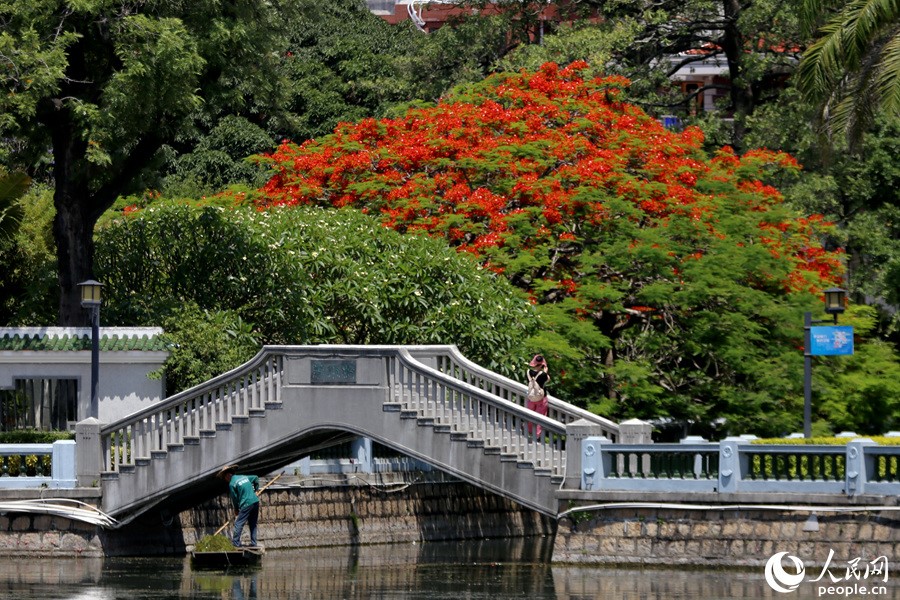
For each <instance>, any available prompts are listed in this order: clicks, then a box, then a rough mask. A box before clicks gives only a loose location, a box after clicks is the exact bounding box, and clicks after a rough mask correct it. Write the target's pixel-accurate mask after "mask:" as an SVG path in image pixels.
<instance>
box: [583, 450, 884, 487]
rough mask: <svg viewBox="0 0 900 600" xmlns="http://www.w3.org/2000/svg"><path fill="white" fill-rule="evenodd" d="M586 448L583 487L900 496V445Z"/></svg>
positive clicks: (584, 452) (584, 451)
mask: <svg viewBox="0 0 900 600" xmlns="http://www.w3.org/2000/svg"><path fill="white" fill-rule="evenodd" d="M588 446H590V449H588ZM581 451H582V468H583V473H582V474H581V486H582V489H605V490H619V491H624V490H629V491H663V490H665V491H714V492H719V493H728V492H732V493H733V492H784V493H791V492H794V493H842V492H843V493H846V494H847V495H848V496H852V495H858V494H861V493H884V494H890V495H896V494H898V493H900V447H898V446H881V445H877V444H875V443H874V442H872V441H871V440H867V439H855V440H852V441H850V442H848V443H847V444H846V445H842V446H834V445H805V444H796V445H782V444H750V443H748V442H746V441H734V440H725V441H723V442H717V443H710V442H707V443H699V444H698V443H693V444H646V445H645V444H611V443H609V442H607V441H606V440H604V439H603V438H598V437H593V438H587V439H585V440H584V441H583V442H582V448H581ZM690 480H694V481H690ZM704 482H708V483H704Z"/></svg>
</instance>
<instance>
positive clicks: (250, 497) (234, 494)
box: [228, 475, 259, 510]
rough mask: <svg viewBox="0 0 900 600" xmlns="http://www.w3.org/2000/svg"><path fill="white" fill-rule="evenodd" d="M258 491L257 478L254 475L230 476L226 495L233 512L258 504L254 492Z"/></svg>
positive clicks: (257, 498)
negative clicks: (229, 499)
mask: <svg viewBox="0 0 900 600" xmlns="http://www.w3.org/2000/svg"><path fill="white" fill-rule="evenodd" d="M258 489H259V477H257V476H256V475H232V476H231V481H229V482H228V493H229V495H230V496H231V504H232V506H234V510H241V509H242V508H246V507H248V506H250V505H252V504H256V503H257V502H259V496H257V495H256V490H258Z"/></svg>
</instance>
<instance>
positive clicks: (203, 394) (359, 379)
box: [79, 346, 619, 520]
mask: <svg viewBox="0 0 900 600" xmlns="http://www.w3.org/2000/svg"><path fill="white" fill-rule="evenodd" d="M525 391H526V388H525V386H524V385H523V384H521V383H518V382H516V381H512V380H510V379H507V378H505V377H503V376H500V375H498V374H496V373H493V372H491V371H488V370H487V369H484V368H482V367H480V366H478V365H476V364H474V363H472V362H471V361H469V360H467V359H466V358H465V357H463V356H462V355H461V354H460V353H459V351H458V350H457V349H456V348H455V347H454V346H266V347H264V348H263V349H262V350H261V351H260V352H259V354H257V355H256V356H255V357H254V358H253V359H251V360H250V361H248V362H247V363H246V364H244V365H242V366H240V367H238V368H236V369H234V370H232V371H230V372H228V373H225V374H223V375H221V376H219V377H216V378H214V379H212V380H210V381H208V382H206V383H204V384H202V385H199V386H197V387H195V388H192V389H190V390H186V391H184V392H182V393H180V394H177V395H175V396H172V397H170V398H168V399H166V400H163V401H161V402H159V403H157V404H155V405H153V406H152V407H148V408H147V409H145V410H142V411H140V412H137V413H134V414H132V415H131V416H129V417H127V418H125V419H123V420H121V421H119V422H116V423H111V424H109V425H99V424H98V425H97V428H98V431H97V432H96V436H95V442H94V444H82V443H81V442H82V440H81V439H80V440H79V461H80V465H79V473H80V474H81V473H85V472H91V471H93V472H99V473H100V485H101V488H102V494H103V497H102V508H103V510H104V511H105V512H107V513H108V514H110V515H112V516H114V517H116V518H118V519H120V520H121V519H126V520H127V519H131V518H133V517H135V516H137V515H139V514H141V513H143V512H145V511H146V510H148V509H149V508H151V507H152V506H154V505H157V504H159V503H162V502H167V501H168V502H169V503H177V502H178V501H179V500H180V501H181V502H182V503H184V502H185V501H187V500H189V499H190V498H191V497H192V496H198V495H201V494H202V493H203V492H204V491H205V492H207V493H208V492H210V491H211V490H213V489H216V488H214V486H216V485H218V488H221V484H220V482H219V483H217V482H216V480H215V474H216V472H217V471H218V470H219V469H220V468H222V466H224V465H226V464H229V463H237V464H239V465H241V467H242V469H244V470H245V471H247V472H253V473H258V474H265V473H271V472H273V471H276V470H277V469H279V468H280V467H282V466H284V465H287V464H290V463H291V462H293V461H295V460H297V459H298V458H300V457H302V456H304V455H307V454H309V453H310V452H313V451H315V450H317V449H319V448H323V447H327V446H330V445H334V444H336V443H340V442H342V441H345V440H347V439H349V438H352V437H355V436H365V437H369V438H371V439H373V440H375V441H377V442H379V443H381V444H383V445H384V446H387V447H390V448H394V449H396V450H398V451H400V452H403V453H405V454H408V455H410V456H412V457H415V458H417V459H420V460H422V461H424V462H426V463H429V464H431V465H433V466H434V467H436V468H438V469H441V470H443V471H445V472H447V473H450V474H452V475H454V476H456V477H458V478H459V479H462V480H464V481H467V482H469V483H471V484H474V485H476V486H480V487H482V488H485V489H487V490H490V491H492V492H494V493H497V494H500V495H502V496H505V497H507V498H510V499H512V500H514V501H516V502H518V503H521V504H523V505H525V506H527V507H529V508H532V509H534V510H536V511H539V512H541V513H544V514H547V515H551V516H556V515H557V514H558V512H559V506H558V505H559V501H558V500H557V492H558V491H559V490H560V489H561V488H563V487H567V486H573V487H577V486H578V484H579V477H580V474H579V472H578V470H577V469H576V470H575V472H573V473H572V474H570V476H569V478H568V479H567V477H566V458H567V452H566V445H567V443H568V444H569V445H570V446H571V447H572V448H573V450H574V455H573V456H577V455H578V454H577V453H578V452H579V450H578V448H579V445H580V439H582V438H583V437H585V436H586V435H598V434H599V435H604V436H606V437H607V438H609V439H610V440H612V441H617V438H618V435H619V431H618V426H617V425H616V424H615V423H613V422H611V421H609V420H606V419H603V418H601V417H598V416H596V415H593V414H591V413H588V412H587V411H584V410H581V409H579V408H577V407H575V406H572V405H569V404H567V403H564V402H561V401H559V400H556V399H553V398H551V401H550V412H549V414H548V416H547V417H542V416H541V415H538V414H536V413H534V412H532V411H529V410H528V409H526V408H525V407H524V405H525ZM529 424H531V425H538V424H539V425H540V426H541V427H542V429H543V432H542V435H541V436H540V437H537V436H530V435H529V433H528V429H529ZM82 437H83V438H84V439H85V440H87V439H90V437H91V436H90V435H86V436H82ZM576 441H578V443H579V445H573V444H574V443H575V442H576ZM82 446H83V448H82ZM91 446H93V450H92V449H91ZM80 476H81V475H80Z"/></svg>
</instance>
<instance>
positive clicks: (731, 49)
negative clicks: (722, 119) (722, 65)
mask: <svg viewBox="0 0 900 600" xmlns="http://www.w3.org/2000/svg"><path fill="white" fill-rule="evenodd" d="M723 11H724V16H725V28H724V31H723V35H722V50H723V51H724V52H725V57H726V58H727V59H728V77H729V79H731V106H732V108H733V109H734V124H733V126H732V135H731V140H732V142H731V143H732V146H733V147H734V149H735V150H736V151H737V152H741V151H742V149H743V144H744V135H745V134H746V132H747V120H746V118H747V117H748V116H749V115H751V114H752V113H753V109H754V94H753V87H752V86H751V84H750V82H749V81H747V78H746V77H745V75H744V73H743V63H744V52H745V51H746V48H745V44H744V35H743V34H742V33H741V30H740V28H739V27H738V19H739V18H740V16H741V3H740V0H723Z"/></svg>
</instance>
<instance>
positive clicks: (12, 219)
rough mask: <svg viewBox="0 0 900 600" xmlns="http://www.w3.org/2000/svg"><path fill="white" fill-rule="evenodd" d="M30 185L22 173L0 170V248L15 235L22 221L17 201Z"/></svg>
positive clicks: (20, 208)
mask: <svg viewBox="0 0 900 600" xmlns="http://www.w3.org/2000/svg"><path fill="white" fill-rule="evenodd" d="M30 184H31V179H30V178H29V177H28V176H27V175H25V174H24V173H6V172H5V171H4V170H3V169H2V168H0V247H2V245H3V244H6V243H7V242H8V241H9V239H10V238H11V237H13V235H15V232H16V230H17V229H18V227H19V223H20V222H21V221H22V206H21V204H20V202H19V199H20V198H21V197H22V196H23V195H24V194H25V192H26V191H27V190H28V186H29V185H30Z"/></svg>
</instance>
